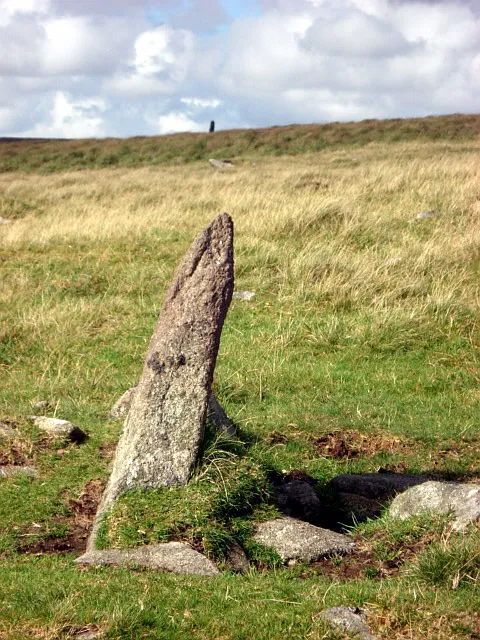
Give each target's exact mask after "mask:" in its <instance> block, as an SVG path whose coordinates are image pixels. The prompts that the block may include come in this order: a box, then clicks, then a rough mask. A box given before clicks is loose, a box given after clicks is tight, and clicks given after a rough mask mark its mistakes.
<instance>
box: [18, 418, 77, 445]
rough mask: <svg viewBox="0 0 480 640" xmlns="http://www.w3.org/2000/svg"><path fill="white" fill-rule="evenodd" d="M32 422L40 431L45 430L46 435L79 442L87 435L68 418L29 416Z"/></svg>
mask: <svg viewBox="0 0 480 640" xmlns="http://www.w3.org/2000/svg"><path fill="white" fill-rule="evenodd" d="M29 417H30V420H32V421H33V424H34V425H35V426H36V427H38V428H39V429H40V430H41V431H45V433H48V435H50V436H53V437H56V438H65V439H66V440H70V441H71V442H76V443H81V442H84V441H85V440H86V439H87V438H88V436H87V434H86V433H85V431H83V429H80V427H77V425H75V424H72V423H71V422H69V421H68V420H61V419H60V418H49V417H48V416H29Z"/></svg>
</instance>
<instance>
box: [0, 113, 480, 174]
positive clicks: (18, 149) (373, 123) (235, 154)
mask: <svg viewBox="0 0 480 640" xmlns="http://www.w3.org/2000/svg"><path fill="white" fill-rule="evenodd" d="M479 137H480V115H462V114H453V115H447V116H429V117H426V118H409V119H401V118H395V119H391V120H363V121H361V122H346V123H340V122H334V123H328V124H308V125H298V124H292V125H287V126H277V127H269V128H255V129H232V130H226V131H218V132H217V133H215V134H208V133H177V134H172V135H165V136H136V137H133V138H105V139H93V138H92V139H83V140H66V139H65V140H61V139H42V138H36V139H35V138H25V139H21V138H0V172H7V171H22V172H24V171H26V172H39V173H53V172H57V171H65V170H68V169H72V170H75V169H87V168H90V169H93V168H98V167H115V166H118V167H139V166H146V165H152V164H153V165H158V164H183V163H188V162H192V161H195V160H203V159H208V158H210V157H212V156H213V157H217V158H233V159H234V158H243V157H245V158H248V157H252V156H268V155H274V156H275V155H277V156H278V155H297V154H303V153H314V152H318V151H321V150H323V149H326V148H332V147H333V148H336V147H344V146H353V147H355V146H358V147H362V146H364V145H366V144H369V143H395V142H407V141H419V142H420V141H442V140H443V141H445V142H450V141H455V142H459V141H461V140H465V141H472V140H475V139H478V138H479Z"/></svg>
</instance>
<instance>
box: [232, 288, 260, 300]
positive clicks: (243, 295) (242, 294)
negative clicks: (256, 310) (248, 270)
mask: <svg viewBox="0 0 480 640" xmlns="http://www.w3.org/2000/svg"><path fill="white" fill-rule="evenodd" d="M254 297H255V291H234V292H233V295H232V298H233V299H234V300H245V301H246V302H248V301H249V300H251V299H252V298H254Z"/></svg>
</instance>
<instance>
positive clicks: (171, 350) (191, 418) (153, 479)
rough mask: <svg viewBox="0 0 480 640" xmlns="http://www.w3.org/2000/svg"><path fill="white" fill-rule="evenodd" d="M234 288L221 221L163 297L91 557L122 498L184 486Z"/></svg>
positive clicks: (229, 239)
mask: <svg viewBox="0 0 480 640" xmlns="http://www.w3.org/2000/svg"><path fill="white" fill-rule="evenodd" d="M233 281H234V276H233V221H232V219H231V217H230V216H229V215H228V214H226V213H223V214H221V215H219V216H218V217H217V218H216V219H215V220H214V221H213V222H212V223H211V224H210V225H209V226H208V227H207V228H206V229H205V230H204V231H203V232H202V233H201V234H200V235H199V236H198V238H197V239H196V240H195V241H194V243H193V244H192V246H191V247H190V249H189V251H188V253H187V254H186V256H185V258H184V260H183V262H182V264H181V265H180V267H179V269H178V271H177V273H176V275H175V277H174V280H173V283H172V285H171V286H170V289H169V291H168V293H167V295H166V298H165V302H164V304H163V309H162V311H161V313H160V317H159V319H158V322H157V326H156V327H155V331H154V333H153V336H152V339H151V341H150V345H149V347H148V352H147V356H146V358H145V364H144V367H143V373H142V376H141V378H140V382H139V383H138V386H137V388H136V390H135V393H134V395H133V398H132V403H131V406H130V410H129V412H128V415H127V418H126V420H125V424H124V428H123V433H122V435H121V437H120V441H119V443H118V447H117V451H116V454H115V459H114V463H113V469H112V474H111V476H110V480H109V482H108V484H107V487H106V489H105V492H104V495H103V498H102V501H101V503H100V506H99V509H98V512H97V517H96V523H95V525H94V528H93V531H92V534H91V536H90V540H89V545H88V548H89V549H93V548H94V546H95V537H96V533H97V529H98V525H99V523H100V520H101V517H102V515H103V514H104V513H105V512H106V511H107V510H108V509H109V508H110V507H111V505H112V503H113V502H114V501H115V499H116V498H117V497H118V496H119V495H121V494H122V493H124V492H125V491H127V490H129V489H138V488H157V487H168V486H171V485H182V484H186V483H187V482H188V480H189V478H190V475H191V473H192V470H193V468H194V466H195V463H196V462H197V458H198V455H199V450H200V447H201V444H202V441H203V436H204V430H205V421H206V414H207V406H208V399H209V396H210V393H211V386H212V379H213V372H214V368H215V362H216V358H217V353H218V348H219V344H220V335H221V332H222V327H223V322H224V320H225V316H226V314H227V310H228V307H229V305H230V301H231V298H232V293H233Z"/></svg>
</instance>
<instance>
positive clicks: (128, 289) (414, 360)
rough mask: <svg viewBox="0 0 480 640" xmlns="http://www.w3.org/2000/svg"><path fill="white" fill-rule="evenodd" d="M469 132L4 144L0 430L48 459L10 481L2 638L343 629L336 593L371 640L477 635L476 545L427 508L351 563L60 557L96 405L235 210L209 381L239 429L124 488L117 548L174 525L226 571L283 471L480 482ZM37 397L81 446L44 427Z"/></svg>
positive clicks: (108, 430) (88, 465) (19, 450)
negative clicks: (219, 222)
mask: <svg viewBox="0 0 480 640" xmlns="http://www.w3.org/2000/svg"><path fill="white" fill-rule="evenodd" d="M479 121H480V118H479V117H478V116H450V117H444V118H432V119H426V120H422V119H418V120H411V121H386V122H371V123H357V124H350V125H325V127H324V128H322V127H314V126H311V127H298V128H296V127H293V126H292V127H287V128H274V129H271V130H263V131H257V132H254V131H238V132H223V133H222V132H221V133H219V134H214V136H210V137H209V136H208V135H207V134H205V135H202V134H195V135H193V134H191V135H187V134H185V135H181V136H171V137H165V138H143V139H132V140H125V141H112V140H108V141H66V142H62V141H50V142H36V141H30V142H28V141H25V142H2V143H0V168H1V170H2V171H3V172H2V173H0V216H2V217H3V218H8V219H11V222H10V223H7V224H3V225H1V226H0V251H1V253H0V259H1V262H0V269H1V278H0V376H1V385H0V386H1V393H0V421H3V422H5V423H8V424H9V425H10V426H11V427H13V428H15V429H16V432H17V434H18V435H17V436H16V437H15V439H14V441H13V442H7V441H6V440H0V463H1V464H5V463H17V464H24V463H26V464H33V465H34V466H35V467H36V468H37V469H38V471H39V477H38V478H37V479H32V478H24V479H21V478H15V479H10V480H2V481H1V484H0V566H1V571H0V602H1V603H2V604H1V607H0V638H2V639H3V638H5V639H7V638H8V639H9V640H10V639H20V638H52V639H53V638H69V637H73V636H74V635H75V633H77V632H78V631H80V630H81V629H92V630H93V629H99V630H101V631H102V633H104V635H105V637H109V638H137V637H138V638H139V637H142V638H161V639H164V638H168V639H170V638H171V639H183V638H186V637H189V638H197V639H202V640H203V639H213V638H216V639H219V638H222V639H232V640H233V639H235V640H237V639H247V638H248V639H249V640H250V639H258V640H267V639H269V640H270V639H276V638H283V637H288V638H299V639H300V638H308V639H309V640H317V639H318V640H320V638H335V637H341V636H338V635H337V636H335V634H334V633H333V632H331V631H328V630H327V629H326V628H325V627H324V626H323V623H322V622H321V621H320V620H319V618H318V613H319V612H320V611H321V610H322V609H323V608H325V607H327V606H336V605H340V604H347V605H352V606H357V605H358V606H362V605H365V607H366V609H367V611H368V616H369V622H370V624H371V627H372V629H373V630H374V632H376V633H377V634H378V635H379V636H380V637H385V638H387V637H388V638H394V639H396V638H399V639H400V638H405V639H406V638H421V637H428V638H429V639H430V638H431V639H438V640H447V639H450V638H451V639H454V640H457V639H467V638H476V637H479V634H480V616H479V614H478V611H480V589H479V584H480V580H479V574H480V534H479V531H478V528H477V529H475V528H473V530H472V531H471V532H470V533H469V534H464V535H459V534H453V533H451V532H450V530H449V527H448V523H447V522H446V521H445V520H441V519H428V518H427V519H425V518H424V519H420V520H416V521H414V522H410V523H407V524H406V523H402V524H395V523H392V522H390V521H389V520H388V518H387V517H385V516H383V517H382V518H381V519H380V520H379V521H376V522H368V523H366V524H365V523H364V524H359V525H358V526H356V527H354V528H353V530H352V535H353V536H354V537H355V539H356V540H357V543H358V545H359V549H360V551H359V555H358V558H357V559H356V560H354V559H340V558H334V559H332V560H329V561H328V562H324V563H318V564H316V565H314V566H311V567H305V566H300V565H298V566H295V567H289V568H281V567H279V566H278V563H277V562H276V560H277V559H276V558H275V557H274V556H273V555H268V554H266V555H265V554H264V552H263V551H262V550H261V549H259V548H255V547H254V546H251V547H250V548H249V553H250V555H251V557H252V559H253V560H254V561H255V563H256V565H257V568H256V569H252V570H251V572H250V573H248V574H246V575H242V576H238V575H233V574H231V573H228V572H227V573H225V574H223V575H222V576H220V577H219V578H215V579H203V578H192V577H188V578H187V577H182V576H173V575H166V574H156V573H153V572H149V571H144V572H131V571H124V570H120V569H113V568H104V569H89V570H80V569H79V568H77V567H75V565H74V564H73V560H74V558H75V557H76V555H78V553H79V551H80V548H79V547H80V546H81V545H82V540H84V538H82V535H85V531H86V529H88V523H89V522H90V521H91V516H92V509H93V511H94V507H95V501H96V500H98V495H99V491H100V490H101V485H102V483H103V482H104V481H105V479H106V478H107V476H108V472H109V471H108V469H109V463H110V461H111V458H112V455H113V450H114V447H115V443H116V441H117V439H118V435H119V431H120V429H121V424H119V423H117V422H115V421H112V420H109V419H108V417H107V414H108V411H109V409H110V407H111V405H112V404H113V403H114V401H115V400H116V399H117V398H118V396H119V395H120V394H121V393H122V392H123V391H124V390H125V389H127V388H128V387H129V386H131V385H132V384H133V383H135V381H136V380H137V378H138V375H139V373H140V371H141V367H142V361H143V357H144V354H145V350H146V345H147V342H148V339H149V337H150V334H151V332H152V330H153V327H154V324H155V321H156V317H157V314H158V311H159V309H160V307H161V303H162V298H163V294H164V292H165V290H166V287H167V286H168V283H169V281H170V279H171V276H172V273H173V270H174V268H175V265H176V264H177V263H178V261H179V260H180V258H181V256H182V255H183V253H184V251H185V250H186V248H187V247H188V245H189V244H190V242H191V240H192V238H193V237H194V236H195V235H196V234H197V232H198V231H199V230H200V229H201V228H202V227H204V226H205V225H206V224H207V223H208V222H209V221H210V220H211V219H212V218H213V217H214V216H215V215H216V214H217V213H218V212H220V211H223V210H226V211H228V212H229V213H230V214H231V215H232V217H233V219H234V221H235V225H236V241H235V250H236V254H235V255H236V288H237V289H238V290H251V291H255V294H256V295H255V297H254V298H253V299H252V300H251V301H249V302H244V301H241V300H236V301H234V302H233V303H232V307H231V309H230V311H229V314H228V316H227V320H226V323H225V328H224V332H223V336H222V345H221V351H220V355H219V360H218V364H217V369H216V375H215V391H216V394H217V396H218V398H219V399H220V401H221V402H222V404H224V406H225V408H226V409H227V410H228V412H229V414H230V415H231V416H232V418H233V419H234V420H235V421H236V423H237V424H238V425H239V427H240V433H241V440H242V442H241V443H231V442H230V443H225V442H219V441H215V440H214V439H211V440H210V441H209V443H208V446H207V448H206V451H205V457H204V464H203V466H202V467H201V468H200V469H199V470H198V472H197V476H196V479H195V482H194V483H193V484H192V485H191V487H190V488H188V489H174V490H171V491H168V492H159V493H157V494H156V495H155V494H151V495H144V494H143V495H142V494H140V495H137V496H135V495H133V496H132V495H129V496H125V498H124V499H123V500H122V501H121V502H119V505H118V509H117V511H116V512H115V513H114V514H113V516H112V519H111V523H110V524H111V526H110V528H109V529H108V530H107V529H105V530H104V541H105V543H106V544H107V543H108V544H112V543H114V544H118V545H124V546H125V545H126V546H128V545H131V544H137V543H139V542H149V541H155V540H163V539H170V537H172V536H173V537H179V536H180V537H181V536H182V535H183V536H184V537H185V538H186V539H189V540H190V541H192V542H193V543H194V544H195V545H197V546H199V547H201V548H202V549H203V550H205V551H206V552H207V553H209V554H210V555H211V556H212V557H214V558H215V559H217V560H218V561H220V562H222V558H223V554H224V550H225V547H226V546H228V542H229V539H230V538H229V536H231V535H234V536H236V537H237V539H240V540H241V541H243V542H244V543H245V544H246V545H247V547H248V545H249V544H250V543H249V526H250V524H249V523H250V522H251V517H252V513H253V515H254V516H255V517H260V518H263V517H267V516H269V515H271V514H272V513H273V512H274V508H273V507H272V505H271V501H270V497H269V491H271V484H270V483H271V479H272V477H274V475H275V474H288V473H291V472H295V471H301V472H304V473H307V474H309V475H310V476H311V477H312V478H313V479H314V480H315V481H316V483H317V487H318V489H319V490H320V491H322V488H323V487H324V486H325V485H326V483H327V482H328V481H329V480H330V479H331V478H333V477H334V476H335V475H337V474H340V473H345V472H367V471H368V472H371V471H376V470H378V469H379V468H383V469H389V470H392V471H401V472H406V473H418V472H421V473H430V474H431V473H435V474H438V476H440V477H447V478H450V479H469V480H470V481H474V482H475V481H478V480H479V476H480V454H479V450H478V436H479V421H478V415H479V408H480V406H479V405H480V393H479V381H480V374H479V366H478V354H479V341H480V339H479V335H480V334H479V326H478V317H479V316H478V311H479V301H480V296H479V275H480V222H479V218H480V200H479V197H480V192H479V187H478V185H479V184H480V163H479V162H478V152H479V150H480V145H479V138H478V126H479ZM275 145H277V146H275ZM122 149H123V151H122ZM195 149H196V150H197V151H196V152H195ZM195 153H197V155H195ZM75 154H76V155H75ZM211 156H215V157H233V158H234V159H236V166H235V168H234V169H232V170H229V171H225V172H220V171H215V170H213V169H212V168H211V167H209V166H208V163H207V162H206V161H205V159H206V158H208V157H211ZM101 158H107V159H108V158H111V159H110V160H108V161H107V160H105V159H104V160H101ZM77 169H81V171H80V170H77ZM425 210H434V211H435V212H436V213H435V215H433V216H432V217H430V218H426V219H417V217H416V214H417V213H418V212H420V211H425ZM41 399H47V400H49V401H50V402H51V409H50V411H49V415H53V414H55V415H57V417H61V418H65V419H69V420H72V421H73V422H74V423H76V424H78V425H79V426H81V427H82V428H84V429H85V430H87V431H88V433H89V435H90V438H89V440H88V441H87V442H86V443H84V444H82V445H74V444H71V445H66V444H65V443H62V442H56V441H52V440H49V439H48V438H46V437H45V436H41V435H39V433H38V432H37V431H36V430H35V428H34V427H33V426H32V425H31V424H30V423H29V422H28V420H27V416H28V415H29V414H31V413H32V412H33V411H32V403H33V402H35V401H36V400H41ZM272 474H273V476H272ZM249 478H250V479H251V478H253V479H254V482H250V483H249V480H248V479H249ZM239 487H240V489H241V490H238V491H236V490H237V489H238V488H239ZM246 503H248V504H249V509H246V510H245V509H244V510H242V508H240V506H241V505H244V504H246ZM92 505H93V507H92ZM237 507H238V508H237ZM158 514H161V516H162V517H161V522H160V524H159V519H158V517H157V515H158ZM179 523H180V524H179ZM350 524H351V523H350ZM82 527H83V528H82ZM267 567H271V568H267Z"/></svg>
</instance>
